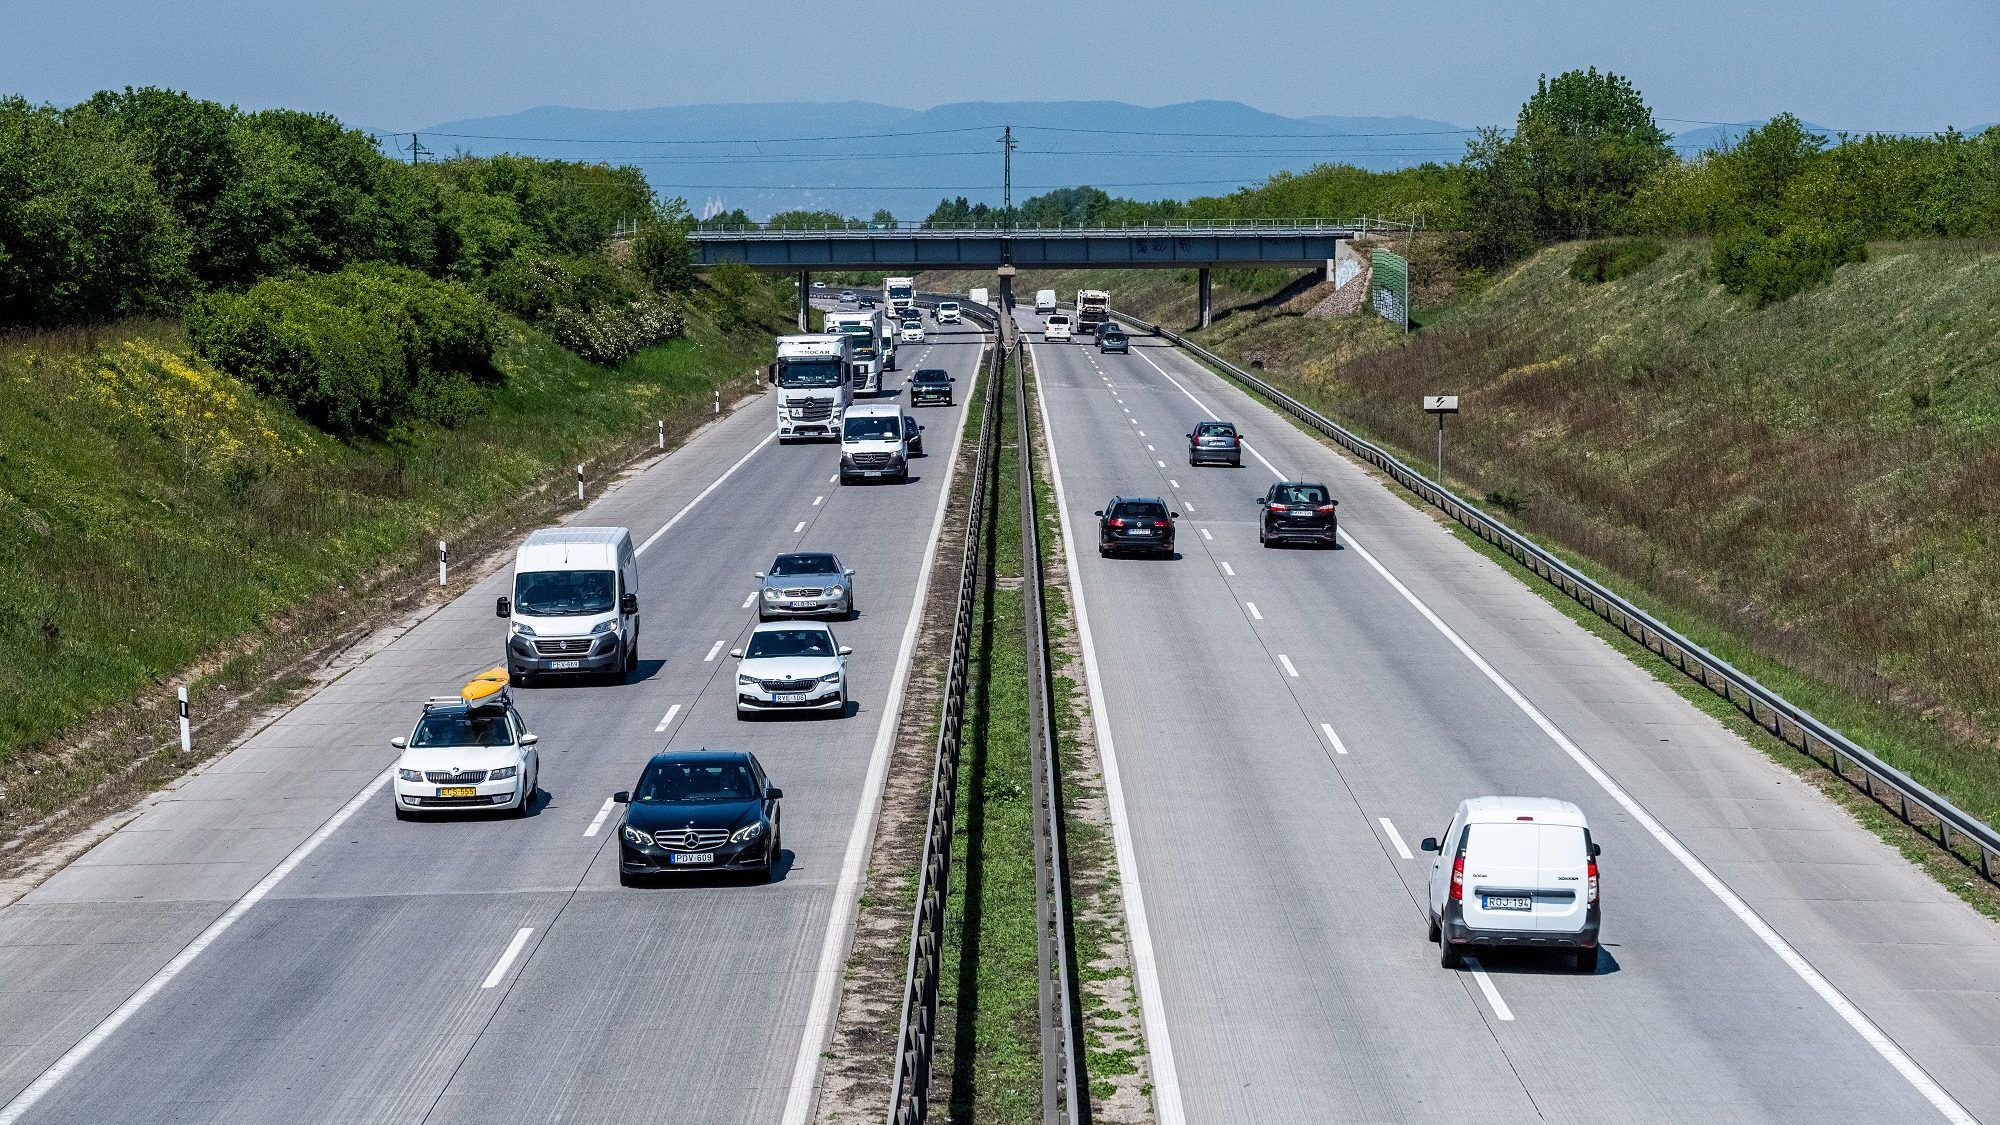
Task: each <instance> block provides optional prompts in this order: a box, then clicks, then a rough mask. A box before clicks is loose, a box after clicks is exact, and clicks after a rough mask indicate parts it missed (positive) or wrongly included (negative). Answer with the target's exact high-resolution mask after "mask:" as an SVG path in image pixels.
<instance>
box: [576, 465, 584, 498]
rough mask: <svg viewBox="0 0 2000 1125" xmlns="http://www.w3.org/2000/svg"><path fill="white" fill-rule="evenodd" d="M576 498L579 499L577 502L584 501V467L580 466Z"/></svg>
mask: <svg viewBox="0 0 2000 1125" xmlns="http://www.w3.org/2000/svg"><path fill="white" fill-rule="evenodd" d="M576 498H577V500H578V501H581V500H582V499H583V466H582V465H578V466H577V467H576Z"/></svg>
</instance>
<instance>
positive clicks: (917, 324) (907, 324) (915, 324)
mask: <svg viewBox="0 0 2000 1125" xmlns="http://www.w3.org/2000/svg"><path fill="white" fill-rule="evenodd" d="M923 326H924V322H923V321H921V320H906V321H904V322H903V327H904V328H905V329H910V328H922V327H923Z"/></svg>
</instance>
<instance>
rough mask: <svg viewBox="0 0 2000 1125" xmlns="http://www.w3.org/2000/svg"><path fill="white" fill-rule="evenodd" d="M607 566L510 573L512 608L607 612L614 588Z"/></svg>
mask: <svg viewBox="0 0 2000 1125" xmlns="http://www.w3.org/2000/svg"><path fill="white" fill-rule="evenodd" d="M617 588H618V583H617V578H616V575H614V574H612V572H611V571H608V570H530V571H525V572H523V573H521V574H516V575H515V576H514V612H515V613H519V614H522V615H524V616H527V617H584V616H587V615H589V614H593V613H610V612H611V606H612V604H613V602H614V600H615V599H614V598H613V594H614V593H615V592H616V591H617Z"/></svg>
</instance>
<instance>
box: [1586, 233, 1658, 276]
mask: <svg viewBox="0 0 2000 1125" xmlns="http://www.w3.org/2000/svg"><path fill="white" fill-rule="evenodd" d="M1666 252H1667V248H1666V247H1664V246H1662V245H1660V244H1659V243H1657V242H1654V241H1653V240H1652V239H1650V238H1619V239H1613V240H1612V241H1610V242H1594V243H1592V244H1590V245H1589V246H1586V247H1584V248H1583V249H1582V250H1579V251H1578V252H1577V255H1576V258H1575V260H1573V261H1571V262H1570V264H1569V276H1570V277H1571V278H1572V279H1574V280H1576V281H1580V282H1582V283H1583V284H1585V285H1601V284H1603V283H1604V282H1607V281H1617V280H1618V279H1619V278H1621V277H1629V276H1631V275H1632V274H1635V273H1638V272H1639V271H1640V270H1642V269H1645V268H1646V267H1647V266H1650V265H1652V264H1653V263H1654V262H1656V261H1658V260H1659V258H1660V255H1662V254H1664V253H1666Z"/></svg>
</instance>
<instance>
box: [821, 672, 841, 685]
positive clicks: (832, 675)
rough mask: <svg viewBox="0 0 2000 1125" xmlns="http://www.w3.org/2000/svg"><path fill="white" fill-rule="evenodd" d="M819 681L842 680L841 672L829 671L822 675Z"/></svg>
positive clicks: (836, 681) (835, 681) (831, 681)
mask: <svg viewBox="0 0 2000 1125" xmlns="http://www.w3.org/2000/svg"><path fill="white" fill-rule="evenodd" d="M819 682H820V683H823V684H837V683H839V682H840V673H839V672H828V673H827V674H826V675H824V676H821V677H820V678H819Z"/></svg>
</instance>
